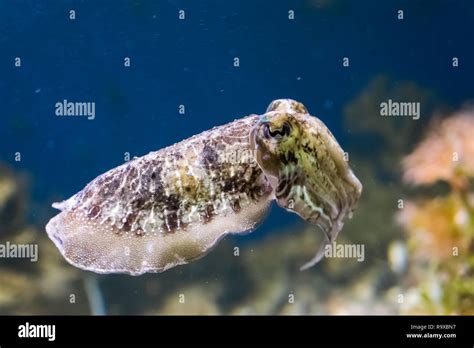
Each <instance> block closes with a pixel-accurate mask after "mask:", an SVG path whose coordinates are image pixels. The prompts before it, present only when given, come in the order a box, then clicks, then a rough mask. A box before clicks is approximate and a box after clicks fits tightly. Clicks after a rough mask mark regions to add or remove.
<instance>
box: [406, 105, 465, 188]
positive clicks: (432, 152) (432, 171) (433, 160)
mask: <svg viewBox="0 0 474 348" xmlns="http://www.w3.org/2000/svg"><path fill="white" fill-rule="evenodd" d="M403 168H404V177H403V178H404V180H405V181H406V182H410V183H413V184H416V185H420V184H431V183H434V182H436V181H438V180H445V181H447V182H449V183H450V184H451V185H452V187H453V188H455V189H464V188H466V186H467V179H466V178H467V177H473V176H474V110H466V111H461V112H459V113H457V114H455V115H454V116H452V117H450V118H447V119H444V120H443V121H441V122H440V123H439V124H438V125H437V126H436V127H433V128H432V129H431V131H430V132H429V133H428V136H427V137H426V139H425V140H423V141H422V142H421V144H419V145H418V147H417V148H416V150H415V151H414V152H413V153H411V154H410V155H409V156H407V157H406V158H405V159H404V160H403Z"/></svg>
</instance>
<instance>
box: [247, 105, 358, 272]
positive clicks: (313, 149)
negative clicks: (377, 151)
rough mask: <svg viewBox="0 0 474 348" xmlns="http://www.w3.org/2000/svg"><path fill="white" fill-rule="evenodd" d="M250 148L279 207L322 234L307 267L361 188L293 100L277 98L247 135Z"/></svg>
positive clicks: (319, 126) (324, 133)
mask: <svg viewBox="0 0 474 348" xmlns="http://www.w3.org/2000/svg"><path fill="white" fill-rule="evenodd" d="M250 145H251V147H252V150H253V152H254V154H255V160H256V161H257V163H258V165H259V166H260V168H261V169H262V171H263V173H264V174H265V176H266V177H267V179H268V180H269V182H270V184H271V186H272V188H273V191H274V195H275V199H276V201H277V203H278V205H279V206H281V207H283V208H285V209H286V210H288V211H291V212H294V213H296V214H298V215H299V216H300V217H301V218H303V219H304V220H306V221H308V222H310V223H313V224H316V225H318V226H319V227H320V228H321V229H322V230H323V232H324V235H325V240H326V243H325V244H323V246H322V247H321V249H320V250H319V252H318V253H317V255H316V256H315V257H314V258H313V259H312V260H311V261H310V262H308V263H307V264H305V265H304V266H303V267H302V268H303V269H306V268H309V267H311V266H313V265H314V264H316V263H317V262H318V261H319V260H321V258H322V257H323V256H324V249H323V248H324V246H325V245H326V244H328V243H332V242H333V241H334V240H335V239H336V237H337V235H338V233H339V231H340V230H341V229H342V227H343V224H344V220H345V218H346V217H351V216H352V213H353V211H354V210H355V208H356V206H357V202H358V200H359V198H360V196H361V193H362V185H361V183H360V181H359V180H358V179H357V177H356V176H355V175H354V174H353V172H352V170H351V169H350V168H349V165H348V162H347V160H346V159H347V156H346V155H345V153H344V151H343V150H342V149H341V147H340V145H339V144H338V142H337V141H336V139H335V138H334V136H333V135H332V134H331V132H330V131H329V129H328V128H327V127H326V126H325V125H324V123H323V122H321V121H320V120H319V119H317V118H316V117H314V116H311V115H310V114H309V113H308V111H307V110H306V108H305V107H304V105H303V104H301V103H299V102H296V101H294V100H291V99H280V100H275V101H273V102H272V103H271V104H270V105H269V106H268V109H267V111H266V113H265V114H263V115H262V116H261V117H260V120H259V122H258V123H257V124H256V125H255V126H254V128H253V129H252V131H251V134H250Z"/></svg>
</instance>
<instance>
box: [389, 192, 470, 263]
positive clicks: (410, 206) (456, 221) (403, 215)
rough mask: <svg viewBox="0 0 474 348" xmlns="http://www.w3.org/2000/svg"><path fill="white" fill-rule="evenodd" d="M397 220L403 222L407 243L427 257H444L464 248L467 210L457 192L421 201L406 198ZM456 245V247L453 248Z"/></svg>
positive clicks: (467, 226)
mask: <svg viewBox="0 0 474 348" xmlns="http://www.w3.org/2000/svg"><path fill="white" fill-rule="evenodd" d="M397 220H398V222H399V223H401V224H402V225H404V226H406V227H407V228H408V230H409V231H413V232H414V233H412V234H410V244H411V246H412V247H413V248H414V252H415V253H416V255H417V256H419V257H421V258H423V259H429V260H432V261H434V260H443V259H447V258H449V257H453V252H454V250H457V252H458V254H464V253H465V252H467V251H468V250H467V249H468V247H469V243H468V235H467V234H466V233H464V232H465V231H466V230H467V229H468V228H469V223H470V221H469V213H468V211H467V210H466V208H465V206H464V203H463V201H462V200H461V199H460V197H459V196H458V195H455V194H451V195H449V196H447V197H443V198H435V199H431V200H427V201H425V202H422V203H417V204H414V203H412V202H408V203H407V204H406V205H405V207H404V208H403V210H402V211H401V212H400V213H399V214H398V216H397ZM453 248H456V249H453Z"/></svg>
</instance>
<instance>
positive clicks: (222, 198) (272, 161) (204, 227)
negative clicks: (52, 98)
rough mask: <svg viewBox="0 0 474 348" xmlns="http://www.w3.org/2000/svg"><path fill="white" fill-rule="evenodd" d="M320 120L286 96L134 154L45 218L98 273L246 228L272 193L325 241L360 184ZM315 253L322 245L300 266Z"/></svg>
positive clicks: (167, 261)
mask: <svg viewBox="0 0 474 348" xmlns="http://www.w3.org/2000/svg"><path fill="white" fill-rule="evenodd" d="M344 157H345V156H344V152H343V150H342V149H341V147H340V146H339V144H338V143H337V141H336V140H335V139H334V137H333V135H332V134H331V132H330V131H329V130H328V129H327V127H326V126H325V125H324V124H323V123H322V122H321V121H320V120H318V119H317V118H315V117H313V116H311V115H309V113H308V111H307V110H306V108H305V107H304V106H303V105H302V104H301V103H298V102H296V101H294V100H291V99H282V100H276V101H274V102H272V103H271V104H270V106H269V107H268V109H267V111H266V112H265V113H264V114H263V115H261V116H257V115H251V116H248V117H245V118H242V119H239V120H235V121H234V122H231V123H229V124H226V125H224V126H220V127H215V128H213V129H211V130H209V131H206V132H203V133H201V134H199V135H196V136H194V137H191V138H189V139H187V140H184V141H182V142H180V143H177V144H175V145H172V146H169V147H167V148H164V149H162V150H159V151H156V152H151V153H149V154H148V155H145V156H143V157H140V158H137V159H134V160H133V161H130V162H127V163H125V164H123V165H121V166H119V167H117V168H114V169H112V170H110V171H108V172H106V173H104V174H102V175H100V176H98V177H97V178H96V179H95V180H93V181H92V182H90V183H89V184H88V185H87V186H86V187H85V188H84V189H83V190H82V191H80V192H79V193H77V194H76V195H74V196H72V197H71V198H69V199H68V200H66V201H64V202H61V203H55V204H54V205H53V206H54V207H56V208H58V209H60V210H61V211H62V212H61V213H60V214H58V215H57V216H55V217H54V218H52V219H51V220H50V222H49V223H48V225H47V226H46V230H47V233H48V235H49V237H50V238H51V239H52V240H53V241H54V243H55V244H56V246H57V247H58V249H59V250H60V251H61V253H62V254H63V256H64V257H65V258H66V259H67V260H68V261H69V262H70V263H72V264H73V265H75V266H77V267H80V268H83V269H86V270H91V271H94V272H98V273H128V274H133V275H139V274H143V273H145V272H162V271H165V270H167V269H169V268H172V267H175V266H177V265H181V264H185V263H188V262H191V261H193V260H195V259H197V258H199V257H202V256H203V255H205V254H206V253H208V252H209V251H210V250H211V249H212V248H213V247H214V246H215V245H216V244H217V243H218V241H219V240H220V239H221V238H223V237H224V236H226V235H227V234H231V233H246V232H249V231H251V230H253V229H254V228H255V226H256V225H257V223H258V222H260V221H261V220H262V219H263V217H264V216H265V214H266V212H267V210H268V208H269V206H270V203H271V201H273V200H276V202H277V203H278V205H280V206H281V207H283V208H285V209H286V210H288V211H291V212H294V213H296V214H298V215H299V216H301V217H302V218H303V219H304V220H306V221H308V222H310V223H314V224H317V225H318V226H320V227H321V229H322V230H323V231H324V232H325V235H326V236H327V238H326V239H327V242H332V241H333V240H334V239H335V238H336V236H337V234H338V233H339V231H340V230H341V229H342V226H343V222H344V219H345V218H346V217H348V216H350V215H351V214H352V212H353V211H354V209H355V207H356V204H357V201H358V200H359V197H360V195H361V191H362V185H361V184H360V182H359V181H358V179H357V178H356V177H355V176H354V174H353V173H352V171H351V170H350V168H349V166H348V164H347V162H346V160H345V158H344ZM320 257H321V253H320V252H319V253H318V254H317V255H316V256H315V258H314V259H313V260H312V261H310V262H309V263H308V264H307V265H305V266H304V267H310V266H312V265H313V264H315V263H316V262H317V261H318V260H319V259H320Z"/></svg>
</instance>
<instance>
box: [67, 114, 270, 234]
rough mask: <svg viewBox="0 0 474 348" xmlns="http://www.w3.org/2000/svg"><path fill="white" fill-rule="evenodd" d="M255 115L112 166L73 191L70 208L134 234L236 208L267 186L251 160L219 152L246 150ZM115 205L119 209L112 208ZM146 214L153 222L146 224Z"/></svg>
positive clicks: (167, 229) (171, 228)
mask: <svg viewBox="0 0 474 348" xmlns="http://www.w3.org/2000/svg"><path fill="white" fill-rule="evenodd" d="M258 118H259V117H258V116H256V115H254V116H249V117H246V118H244V119H241V120H237V121H235V122H233V123H231V124H229V125H224V126H220V127H215V128H213V129H212V130H209V131H206V132H204V133H201V134H199V135H197V136H194V137H192V138H190V139H188V140H186V141H185V142H181V143H177V144H175V145H173V146H170V147H167V148H164V149H162V150H160V151H157V152H152V153H150V154H148V155H146V156H144V157H141V158H138V159H135V160H133V161H131V162H129V163H126V164H124V165H122V166H120V167H117V168H115V169H112V170H111V171H109V172H107V173H105V174H103V175H101V176H99V177H98V178H96V179H95V180H94V181H92V182H91V183H90V184H89V185H87V186H86V187H85V188H84V190H82V191H81V192H80V193H78V196H77V200H76V202H77V204H76V205H75V206H73V207H72V211H73V212H74V211H76V210H80V211H82V212H83V213H85V214H87V217H88V218H90V219H94V220H96V221H98V222H100V223H109V224H112V225H114V226H116V227H117V230H116V231H117V233H119V234H121V233H131V234H133V235H135V236H137V237H141V236H144V235H145V234H147V233H175V232H176V231H179V230H186V227H187V226H188V225H189V224H190V223H191V224H192V223H202V224H206V223H208V222H209V221H211V220H212V219H213V218H214V216H216V215H222V214H228V213H231V212H234V213H238V212H239V211H240V210H241V209H242V208H244V207H245V206H246V205H248V204H250V203H252V202H255V201H258V200H259V199H261V198H262V197H263V196H267V195H269V194H270V193H271V190H272V189H271V187H270V186H269V184H268V183H267V180H266V178H265V176H263V175H262V170H261V169H260V168H259V167H258V165H257V163H256V162H255V161H254V160H253V159H251V158H248V157H247V158H241V160H240V161H239V162H237V163H236V162H235V161H233V158H232V157H230V156H229V157H228V158H227V157H225V156H223V155H222V154H228V153H229V152H230V151H236V152H237V153H242V152H244V150H246V151H247V152H248V153H249V151H250V148H249V137H248V134H249V133H250V130H251V128H252V127H253V126H254V125H255V124H256V122H258ZM241 157H244V156H241ZM197 171H198V172H197ZM117 204H118V205H120V206H119V208H118V211H119V212H122V213H120V214H114V213H113V212H112V211H113V210H114V209H117ZM216 205H217V207H216ZM150 215H155V216H156V220H157V221H158V223H157V224H155V225H153V224H150V223H148V224H147V223H146V219H147V217H149V216H150ZM190 216H192V217H194V219H193V220H192V221H190V219H189V217H190Z"/></svg>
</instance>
